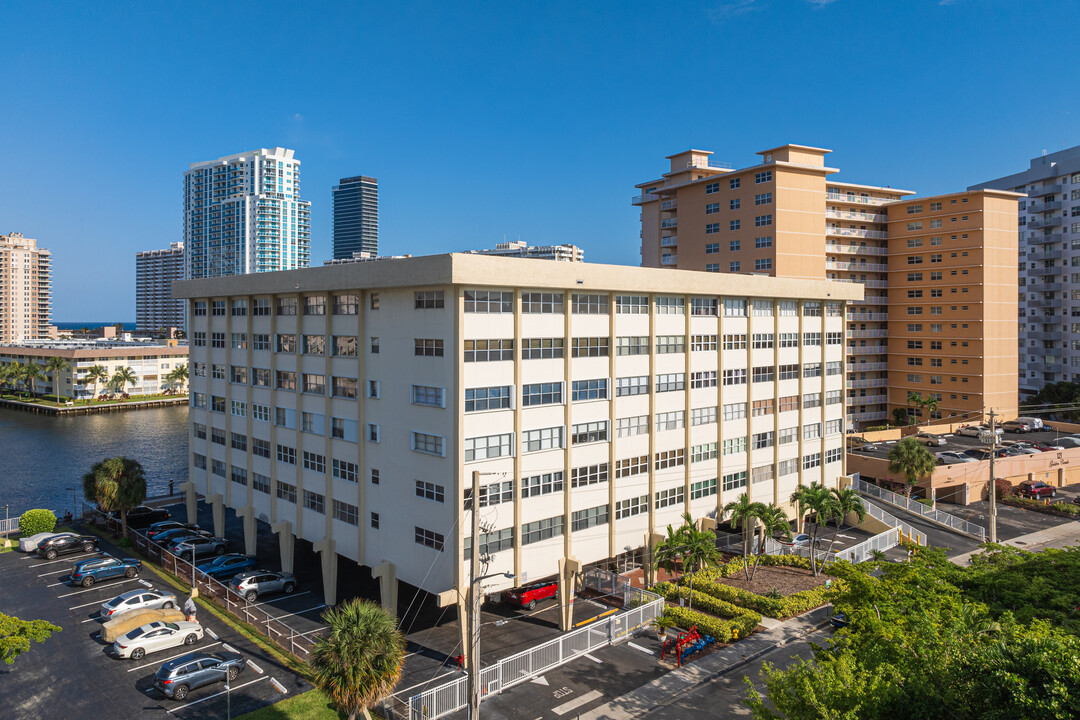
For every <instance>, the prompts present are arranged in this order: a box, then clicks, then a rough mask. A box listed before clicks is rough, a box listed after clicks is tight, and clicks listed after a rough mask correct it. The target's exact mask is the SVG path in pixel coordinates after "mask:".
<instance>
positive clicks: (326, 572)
mask: <svg viewBox="0 0 1080 720" xmlns="http://www.w3.org/2000/svg"><path fill="white" fill-rule="evenodd" d="M313 545H314V548H315V552H317V553H319V559H320V560H322V587H323V602H324V603H326V604H327V605H328V606H330V607H333V606H334V605H337V566H338V558H337V551H336V550H335V549H334V545H335V543H334V540H333V538H323V539H322V540H319V541H318V542H316V543H314V544H313Z"/></svg>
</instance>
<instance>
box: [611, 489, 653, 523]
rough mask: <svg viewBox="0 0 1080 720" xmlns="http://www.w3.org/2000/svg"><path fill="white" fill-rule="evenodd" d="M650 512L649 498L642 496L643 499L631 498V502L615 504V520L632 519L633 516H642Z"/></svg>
mask: <svg viewBox="0 0 1080 720" xmlns="http://www.w3.org/2000/svg"><path fill="white" fill-rule="evenodd" d="M648 511H649V496H648V495H642V496H641V497H635V498H630V499H629V500H618V501H616V502H615V519H616V520H621V519H622V518H627V517H631V516H633V515H640V514H642V513H646V512H648Z"/></svg>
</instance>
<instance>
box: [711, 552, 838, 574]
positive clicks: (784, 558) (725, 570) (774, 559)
mask: <svg viewBox="0 0 1080 720" xmlns="http://www.w3.org/2000/svg"><path fill="white" fill-rule="evenodd" d="M753 563H754V558H750V564H751V565H753ZM761 564H762V565H766V566H769V567H798V568H803V569H805V570H809V569H810V558H808V557H802V556H801V555H762V556H761ZM818 567H819V569H820V563H819V564H818ZM742 571H743V561H742V558H741V557H737V558H733V559H731V560H729V561H728V562H726V563H723V564H722V565H716V566H714V567H711V568H708V569H707V570H702V571H701V572H699V573H695V574H694V577H700V578H705V577H708V578H718V577H724V578H726V577H731V576H732V575H734V574H736V573H741V572H742ZM826 574H828V573H826Z"/></svg>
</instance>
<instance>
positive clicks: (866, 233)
mask: <svg viewBox="0 0 1080 720" xmlns="http://www.w3.org/2000/svg"><path fill="white" fill-rule="evenodd" d="M825 234H826V235H838V236H840V237H861V238H874V239H877V240H886V239H888V237H889V234H888V233H887V232H885V231H884V230H863V229H862V228H842V227H835V226H832V225H829V226H827V227H826V228H825Z"/></svg>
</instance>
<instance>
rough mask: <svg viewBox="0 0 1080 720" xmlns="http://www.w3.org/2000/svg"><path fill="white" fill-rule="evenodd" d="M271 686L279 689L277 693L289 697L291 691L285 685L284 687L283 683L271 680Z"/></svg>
mask: <svg viewBox="0 0 1080 720" xmlns="http://www.w3.org/2000/svg"><path fill="white" fill-rule="evenodd" d="M270 684H271V685H273V686H274V687H275V688H277V691H278V692H279V693H281V694H282V695H288V694H289V689H288V688H287V687H285V686H284V685H282V684H281V683H279V682H278V681H277V680H275V679H274V678H270Z"/></svg>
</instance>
